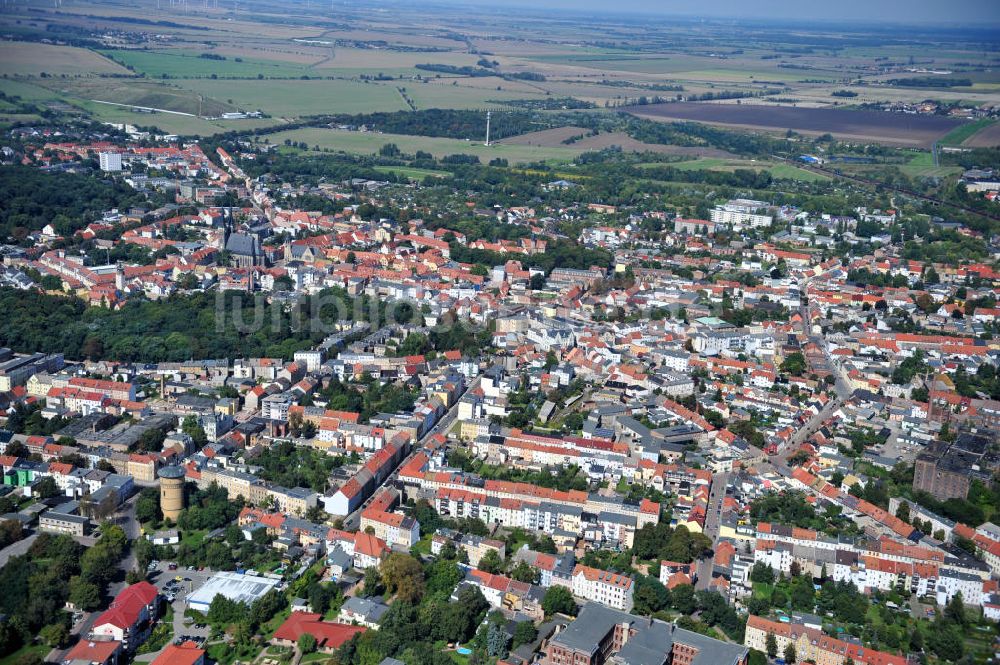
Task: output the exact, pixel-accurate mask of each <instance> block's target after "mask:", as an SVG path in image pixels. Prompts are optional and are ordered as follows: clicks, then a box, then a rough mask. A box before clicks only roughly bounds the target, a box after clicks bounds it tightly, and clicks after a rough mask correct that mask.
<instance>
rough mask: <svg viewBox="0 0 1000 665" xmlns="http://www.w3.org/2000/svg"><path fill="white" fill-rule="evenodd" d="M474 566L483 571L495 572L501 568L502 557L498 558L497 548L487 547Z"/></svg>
mask: <svg viewBox="0 0 1000 665" xmlns="http://www.w3.org/2000/svg"><path fill="white" fill-rule="evenodd" d="M476 567H477V568H479V570H482V571H484V572H487V573H493V574H496V573H499V572H501V571H502V570H503V559H501V558H500V553H499V552H498V551H497V550H494V549H489V550H486V554H484V555H483V556H482V557H481V558H480V559H479V565H477V566H476Z"/></svg>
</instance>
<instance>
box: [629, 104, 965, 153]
mask: <svg viewBox="0 0 1000 665" xmlns="http://www.w3.org/2000/svg"><path fill="white" fill-rule="evenodd" d="M630 112H631V113H633V114H634V115H636V116H639V117H642V118H648V119H651V120H665V121H670V120H688V121H694V122H704V123H709V124H715V125H724V126H728V127H740V128H747V129H759V130H765V131H781V132H784V131H787V130H793V131H796V132H801V133H805V134H814V135H815V134H824V133H830V134H833V135H835V136H838V137H842V138H846V139H853V140H859V141H871V142H882V143H895V144H898V145H909V146H917V147H927V146H929V145H930V144H932V143H934V141H936V140H938V139H939V138H941V137H942V136H944V135H945V134H947V133H948V132H949V131H951V130H953V129H955V128H956V127H958V126H960V125H961V124H962V121H961V120H956V119H953V118H944V117H940V116H922V115H921V116H918V115H905V114H894V113H883V112H878V111H849V110H844V109H816V108H793V107H787V106H764V105H751V104H692V103H678V104H656V105H650V106H642V107H633V108H632V109H630Z"/></svg>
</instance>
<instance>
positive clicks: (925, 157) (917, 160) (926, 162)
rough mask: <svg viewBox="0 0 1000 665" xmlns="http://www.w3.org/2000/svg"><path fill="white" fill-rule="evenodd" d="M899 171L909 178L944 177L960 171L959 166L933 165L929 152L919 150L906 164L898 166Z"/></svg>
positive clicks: (932, 158)
mask: <svg viewBox="0 0 1000 665" xmlns="http://www.w3.org/2000/svg"><path fill="white" fill-rule="evenodd" d="M900 171H902V172H903V173H905V174H906V175H908V176H910V177H911V178H944V177H947V176H950V175H957V174H959V173H961V172H962V167H960V166H934V157H933V156H932V155H931V153H929V152H920V153H917V154H916V155H914V156H913V158H912V159H911V160H910V161H909V162H907V163H906V164H904V165H902V166H901V167H900Z"/></svg>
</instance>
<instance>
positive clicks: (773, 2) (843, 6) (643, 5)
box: [407, 0, 1000, 40]
mask: <svg viewBox="0 0 1000 665" xmlns="http://www.w3.org/2000/svg"><path fill="white" fill-rule="evenodd" d="M407 4H409V3H407ZM433 4H438V5H448V6H451V7H463V6H465V7H479V8H480V9H481V10H482V9H497V10H508V9H511V8H517V9H525V10H532V11H533V12H550V11H567V12H572V13H574V14H614V15H628V16H656V17H659V18H664V19H669V18H684V19H688V20H697V19H705V20H712V21H716V20H726V19H729V20H749V21H753V22H762V23H781V24H808V23H823V24H828V25H838V26H854V28H855V29H863V28H864V27H865V24H866V23H867V24H870V23H877V24H878V25H879V26H880V27H883V26H891V25H919V26H922V27H929V26H934V25H935V24H938V25H940V26H941V27H947V28H954V27H963V28H977V27H978V28H980V29H987V30H989V29H996V30H1000V6H998V5H997V4H996V3H995V2H994V0H953V1H952V2H950V3H948V4H947V5H945V4H942V3H938V2H932V1H927V0H923V1H920V2H908V1H907V0H842V1H841V2H840V3H838V4H837V5H836V6H831V5H830V4H828V3H825V2H820V1H819V0H804V1H799V2H796V0H704V2H701V3H699V4H698V5H697V9H689V8H688V7H689V6H690V3H687V2H682V1H680V0H620V2H618V3H616V6H615V8H614V9H613V10H612V9H609V8H608V7H607V5H606V4H605V3H603V2H599V1H598V0H537V1H529V0H486V1H485V2H482V3H476V2H471V1H470V0H434V1H433ZM901 17H905V18H901ZM997 39H998V40H1000V32H998V34H997Z"/></svg>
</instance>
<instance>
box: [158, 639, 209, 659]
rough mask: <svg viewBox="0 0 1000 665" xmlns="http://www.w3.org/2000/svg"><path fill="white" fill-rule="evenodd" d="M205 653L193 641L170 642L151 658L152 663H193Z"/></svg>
mask: <svg viewBox="0 0 1000 665" xmlns="http://www.w3.org/2000/svg"><path fill="white" fill-rule="evenodd" d="M204 655H205V650H204V649H199V648H198V645H197V644H195V643H194V642H190V641H188V642H184V643H182V644H170V645H168V646H167V648H166V649H164V650H163V651H162V652H161V653H160V655H159V656H157V657H156V659H155V660H153V665H194V664H195V663H197V662H198V660H199V659H200V658H201V657H203V656H204Z"/></svg>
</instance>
